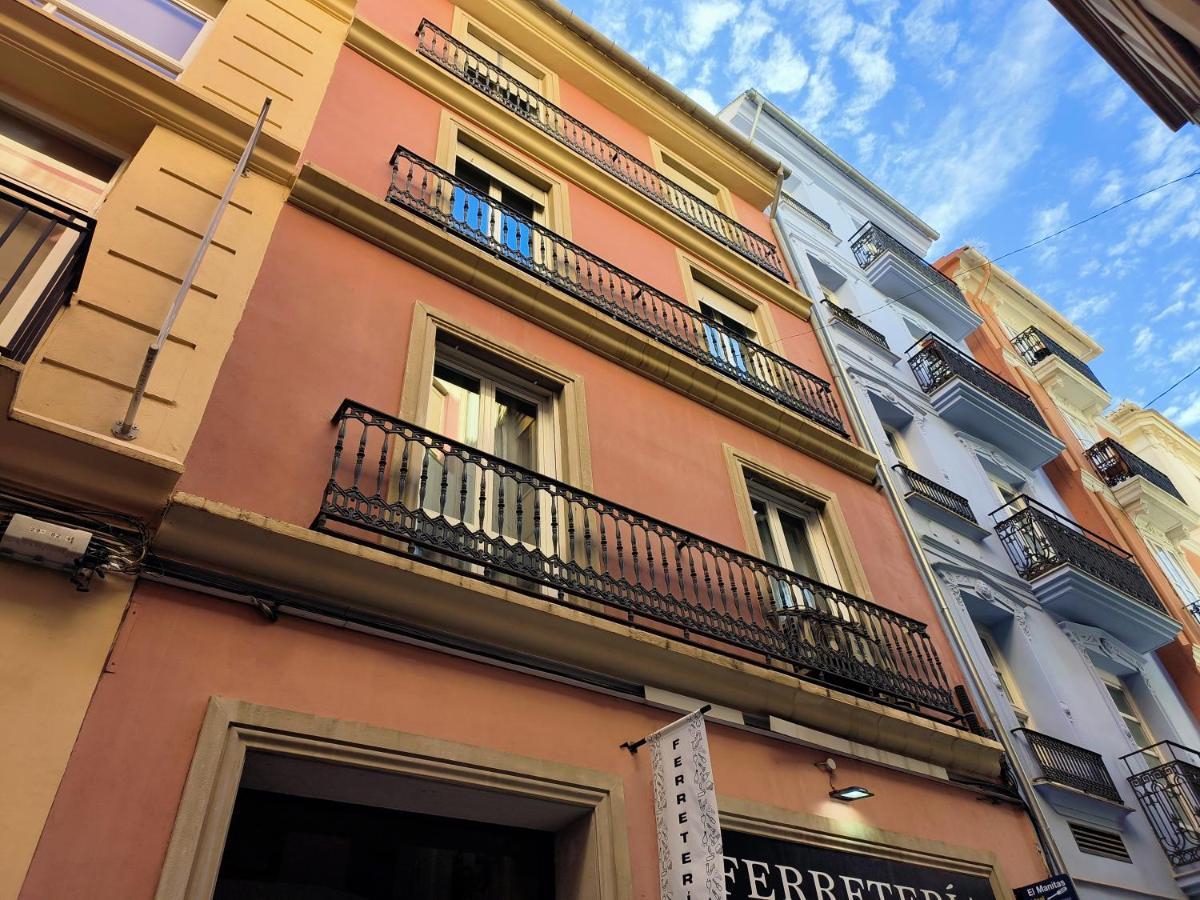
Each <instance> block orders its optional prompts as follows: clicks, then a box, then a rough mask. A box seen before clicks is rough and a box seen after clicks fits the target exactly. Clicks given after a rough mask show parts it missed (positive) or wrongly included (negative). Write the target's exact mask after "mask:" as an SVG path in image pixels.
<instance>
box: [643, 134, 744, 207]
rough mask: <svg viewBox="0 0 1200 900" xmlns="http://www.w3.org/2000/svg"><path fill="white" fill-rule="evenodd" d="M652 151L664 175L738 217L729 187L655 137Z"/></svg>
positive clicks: (713, 205) (657, 167)
mask: <svg viewBox="0 0 1200 900" xmlns="http://www.w3.org/2000/svg"><path fill="white" fill-rule="evenodd" d="M650 153H651V156H652V157H653V159H654V168H656V169H657V170H658V171H659V172H660V173H661V174H662V175H663V176H664V177H666V178H669V179H670V180H671V181H673V182H675V183H676V184H677V185H679V186H680V187H681V188H683V189H684V190H686V191H688V192H690V193H692V194H695V195H696V197H698V198H699V199H700V200H703V201H704V202H705V203H707V204H709V205H710V206H712V207H714V208H716V209H718V210H720V211H721V212H723V213H725V215H727V216H729V217H730V218H734V219H736V218H737V217H736V216H735V215H734V208H733V196H732V195H731V194H730V192H729V188H727V187H725V186H724V185H722V184H720V183H719V182H718V181H717V180H716V179H714V178H711V177H710V176H709V175H707V174H706V173H704V172H701V171H699V170H698V169H696V168H695V167H693V166H692V165H691V164H690V163H686V162H684V161H683V160H682V159H681V158H680V157H679V156H678V155H676V154H674V153H672V152H671V151H670V150H668V149H667V148H666V147H664V146H663V145H662V144H661V143H659V141H657V140H655V139H654V138H650Z"/></svg>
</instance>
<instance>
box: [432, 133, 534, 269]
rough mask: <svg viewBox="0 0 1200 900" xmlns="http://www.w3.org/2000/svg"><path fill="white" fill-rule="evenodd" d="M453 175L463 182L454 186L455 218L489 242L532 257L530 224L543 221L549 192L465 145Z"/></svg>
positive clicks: (452, 199) (453, 211) (461, 148)
mask: <svg viewBox="0 0 1200 900" xmlns="http://www.w3.org/2000/svg"><path fill="white" fill-rule="evenodd" d="M454 174H455V175H456V176H457V177H458V178H459V179H460V180H462V181H463V182H464V183H465V185H466V188H460V187H457V186H456V187H455V189H454V192H453V196H452V198H451V203H452V215H453V218H454V221H455V222H457V223H459V224H460V225H461V226H462V227H464V228H465V229H466V230H468V231H469V232H472V233H474V234H475V235H477V236H478V237H481V238H483V239H485V240H487V241H488V242H489V243H498V244H500V246H501V247H502V248H503V250H505V251H507V252H509V253H511V254H516V255H517V256H519V257H521V258H523V259H527V260H532V259H533V257H534V250H535V248H534V245H533V243H534V242H533V239H532V238H533V230H532V228H531V227H530V224H529V223H530V222H537V223H539V224H540V223H543V222H545V218H546V205H547V202H548V191H547V190H546V189H545V188H543V187H540V186H538V185H536V184H534V183H533V182H531V181H529V180H527V179H526V178H523V177H522V176H521V175H519V174H517V173H516V172H513V171H512V170H510V169H508V168H505V167H504V166H502V165H500V164H499V163H497V162H495V161H494V160H493V159H491V158H490V157H488V156H485V155H484V154H482V153H479V152H478V151H475V150H473V149H471V148H468V147H460V148H459V150H458V153H457V155H456V158H455V165H454Z"/></svg>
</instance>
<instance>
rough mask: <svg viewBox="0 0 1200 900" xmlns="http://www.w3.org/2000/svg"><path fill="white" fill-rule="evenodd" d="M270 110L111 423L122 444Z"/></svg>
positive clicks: (133, 428) (134, 432) (131, 433)
mask: <svg viewBox="0 0 1200 900" xmlns="http://www.w3.org/2000/svg"><path fill="white" fill-rule="evenodd" d="M270 108H271V98H270V97H267V98H266V99H265V100H263V105H262V110H261V111H260V112H259V114H258V121H257V122H255V123H254V130H253V131H251V132H250V140H249V141H248V142H247V143H246V148H245V149H244V150H243V151H242V155H241V158H240V159H238V162H237V165H236V166H235V167H234V169H233V175H232V176H231V177H230V179H229V184H227V185H226V186H225V193H224V194H222V195H221V199H220V201H219V202H218V203H217V208H216V210H214V211H213V216H212V219H211V220H210V221H209V223H208V230H207V231H205V232H204V237H202V238H201V239H200V246H199V247H197V248H196V255H195V256H193V257H192V264H191V265H190V266H188V270H187V273H186V274H185V275H184V276H183V281H182V282H180V284H179V290H178V291H177V292H176V294H175V299H174V300H173V301H172V303H171V307H170V309H168V310H167V315H166V318H164V319H163V323H162V327H161V328H159V329H158V336H157V337H156V338H155V339H154V343H152V344H151V345H150V346H149V347H147V348H146V358H145V359H144V360H143V361H142V371H141V373H140V374H139V375H138V380H137V384H136V385H135V386H134V388H133V396H132V397H130V398H129V408H128V409H127V410H125V418H124V419H122V420H121V421H119V422H114V423H113V427H112V433H113V434H114V435H116V436H117V437H119V438H120V439H121V440H123V441H132V440H133V439H134V438H136V437H137V436H138V427H137V425H135V424H134V419H136V418H137V412H138V407H139V406H141V404H142V398H143V397H144V396H145V395H146V385H147V384H149V383H150V373H151V372H153V371H154V363H155V362H156V361H157V360H158V354H159V352H160V351H161V350H162V348H163V346H164V345H165V344H166V342H167V336H168V335H169V334H170V333H171V326H172V325H174V324H175V319H176V318H178V316H179V311H180V309H182V308H183V301H184V299H185V298H186V297H187V295H188V291H190V290H191V289H192V282H193V281H195V280H196V273H197V272H198V271H200V263H202V262H203V261H204V254H205V253H207V252H208V247H209V245H210V244H211V243H212V240H213V236H214V235H215V234H216V233H217V226H218V225H220V224H221V218H222V216H224V215H225V210H226V208H227V207H228V206H229V201H230V199H231V198H232V197H233V190H234V188H236V187H237V183H238V179H239V178H241V177H242V175H243V174H245V171H246V164H247V163H249V162H250V154H252V153H253V152H254V147H255V145H256V144H257V143H258V139H259V136H260V135H261V134H262V129H263V124H264V123H265V122H266V121H267V110H269V109H270Z"/></svg>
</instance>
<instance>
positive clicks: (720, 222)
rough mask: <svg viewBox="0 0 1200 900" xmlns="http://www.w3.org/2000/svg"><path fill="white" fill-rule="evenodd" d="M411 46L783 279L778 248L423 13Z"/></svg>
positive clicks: (614, 175)
mask: <svg viewBox="0 0 1200 900" xmlns="http://www.w3.org/2000/svg"><path fill="white" fill-rule="evenodd" d="M417 49H418V50H419V51H420V53H421V54H422V55H423V56H425V57H427V58H428V59H430V60H432V61H433V62H435V63H437V64H438V65H439V66H441V67H442V68H443V69H445V70H446V71H448V72H450V73H452V74H453V75H455V76H457V77H458V78H460V79H461V80H463V81H465V82H466V83H467V84H469V85H471V87H473V88H475V89H476V90H478V91H479V92H481V93H483V94H485V95H486V96H488V97H490V98H491V99H493V100H495V101H496V102H497V103H499V104H500V105H501V106H503V107H504V108H505V109H508V110H510V111H512V112H513V113H515V114H516V115H518V116H520V117H521V118H522V119H524V120H525V121H527V122H529V123H530V124H531V125H533V126H535V127H536V128H537V129H539V130H540V131H543V132H545V133H546V134H548V135H549V136H550V137H552V138H554V139H555V140H556V141H558V142H559V143H560V144H563V145H564V146H566V147H569V148H570V149H571V150H574V151H575V152H576V153H578V154H579V155H580V156H582V157H584V158H585V159H587V160H589V161H591V162H593V163H595V164H596V165H597V166H599V167H600V168H601V169H603V170H604V171H606V172H608V173H609V174H610V175H612V176H613V177H615V178H617V179H618V180H619V181H622V182H624V183H625V184H627V185H629V186H630V187H631V188H633V189H634V190H636V191H637V192H638V193H640V194H643V195H644V196H646V197H649V198H650V199H651V200H653V201H654V202H655V203H657V204H658V205H659V206H661V207H663V208H664V209H668V210H670V211H671V212H673V213H675V215H677V216H679V217H680V218H681V219H683V220H684V221H686V222H689V223H691V224H692V225H694V226H695V227H696V228H698V229H700V230H701V231H703V232H704V233H705V234H707V235H708V236H709V237H712V238H715V239H716V240H717V241H718V242H720V243H721V244H723V245H725V246H726V247H728V248H729V249H731V250H733V251H734V252H735V253H738V254H740V255H741V256H744V257H745V258H746V259H748V260H750V261H751V262H753V263H754V264H755V265H757V266H759V267H760V268H762V269H765V270H766V271H768V272H770V273H771V274H772V275H774V276H775V277H776V278H778V279H780V280H781V281H786V280H787V276H786V275H785V274H784V271H783V263H782V262H781V260H780V256H779V250H778V248H777V247H776V246H775V245H774V244H772V243H771V242H770V241H769V240H767V239H766V238H764V237H762V236H761V235H758V234H755V233H754V232H753V231H751V230H750V229H749V228H747V227H746V226H745V225H742V224H741V223H739V222H736V221H734V220H733V219H731V218H730V217H729V216H727V215H725V213H723V212H721V211H720V210H718V209H715V208H714V207H713V206H712V205H711V204H708V203H705V202H704V201H703V200H701V199H700V198H699V197H697V196H696V195H695V194H693V193H691V192H690V191H688V190H685V189H684V188H682V187H680V186H679V185H678V184H676V183H675V182H673V181H671V180H670V179H669V178H666V177H664V176H663V175H661V174H660V173H658V172H657V171H655V170H654V168H652V167H651V166H650V165H648V164H647V163H644V162H642V161H641V160H640V159H638V158H637V157H635V156H633V155H632V154H630V153H628V152H626V151H625V150H622V149H621V148H620V147H618V146H617V145H616V144H614V143H613V142H612V141H610V140H609V139H608V138H606V137H604V136H603V135H601V134H600V133H599V132H597V131H595V130H593V129H591V128H589V127H588V126H587V125H584V124H583V123H582V122H580V121H579V120H578V119H576V118H575V117H574V116H572V115H570V114H569V113H567V112H565V111H564V110H562V109H560V108H559V107H557V106H555V105H554V104H553V103H551V102H550V101H549V100H547V99H546V98H545V97H543V96H542V95H541V94H538V93H537V92H536V91H533V90H531V89H530V88H529V87H528V86H526V85H525V84H524V83H522V82H521V81H519V80H518V79H516V78H514V77H513V76H511V75H509V74H508V73H507V72H505V71H504V70H503V69H502V68H500V66H498V65H497V64H496V63H494V62H492V61H490V60H488V59H485V58H484V57H483V56H480V55H479V54H478V53H476V52H475V51H474V50H472V49H471V48H469V47H467V46H466V45H465V44H463V43H462V42H461V41H459V40H457V39H455V38H453V37H451V36H450V35H449V34H447V33H446V32H445V31H443V30H442V29H440V28H438V27H437V26H436V25H434V24H433V23H432V22H430V21H429V20H428V19H423V20H422V21H421V25H420V27H419V28H418V29H417Z"/></svg>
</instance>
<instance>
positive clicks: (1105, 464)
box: [1086, 438, 1186, 503]
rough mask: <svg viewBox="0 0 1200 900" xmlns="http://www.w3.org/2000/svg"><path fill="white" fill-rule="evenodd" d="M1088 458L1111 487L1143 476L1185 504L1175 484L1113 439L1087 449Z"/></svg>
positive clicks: (1107, 439) (1163, 473)
mask: <svg viewBox="0 0 1200 900" xmlns="http://www.w3.org/2000/svg"><path fill="white" fill-rule="evenodd" d="M1086 452H1087V458H1088V459H1089V460H1090V461H1091V463H1092V465H1093V466H1095V467H1096V471H1097V472H1098V473H1099V475H1100V477H1101V478H1103V479H1104V482H1105V484H1107V485H1108V486H1109V487H1116V486H1117V485H1118V484H1120V483H1121V482H1122V481H1127V480H1128V479H1130V478H1136V477H1137V476H1139V475H1141V476H1142V477H1143V478H1145V479H1146V480H1147V481H1148V482H1150V483H1151V484H1152V485H1154V486H1155V487H1157V488H1160V489H1161V490H1164V491H1166V492H1167V493H1168V494H1170V495H1171V496H1172V497H1174V498H1175V499H1176V500H1178V501H1179V502H1180V503H1185V502H1186V501H1185V500H1184V499H1183V495H1182V494H1180V493H1179V491H1178V490H1177V489H1176V487H1175V483H1174V482H1173V481H1171V479H1170V478H1168V477H1167V475H1166V473H1165V472H1161V471H1159V470H1158V469H1156V468H1154V466H1152V465H1150V463H1148V462H1146V461H1145V460H1144V459H1142V458H1141V457H1140V456H1138V455H1137V454H1136V453H1134V452H1133V451H1132V450H1130V449H1128V448H1127V447H1123V446H1122V445H1120V444H1118V443H1117V442H1116V441H1114V440H1113V439H1112V438H1105V439H1104V440H1102V441H1100V442H1099V443H1096V444H1093V445H1092V446H1091V447H1089V448H1088V449H1087V451H1086Z"/></svg>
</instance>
